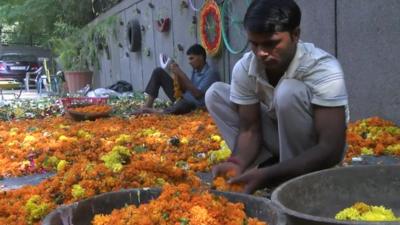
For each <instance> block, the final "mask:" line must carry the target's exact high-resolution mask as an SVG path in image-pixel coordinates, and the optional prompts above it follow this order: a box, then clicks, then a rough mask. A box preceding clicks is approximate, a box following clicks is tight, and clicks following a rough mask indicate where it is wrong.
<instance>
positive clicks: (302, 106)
mask: <svg viewBox="0 0 400 225" xmlns="http://www.w3.org/2000/svg"><path fill="white" fill-rule="evenodd" d="M274 105H275V110H276V116H277V120H278V132H279V151H280V161H284V160H287V159H290V158H293V157H296V156H298V155H299V154H301V153H302V152H304V151H306V150H307V149H309V148H311V147H312V146H314V145H316V143H317V137H316V132H315V129H314V122H313V111H312V104H311V91H310V89H309V88H308V87H307V86H306V85H305V84H304V83H303V82H301V81H298V80H295V79H285V80H282V82H281V83H280V84H279V86H278V87H277V89H276V90H275V97H274Z"/></svg>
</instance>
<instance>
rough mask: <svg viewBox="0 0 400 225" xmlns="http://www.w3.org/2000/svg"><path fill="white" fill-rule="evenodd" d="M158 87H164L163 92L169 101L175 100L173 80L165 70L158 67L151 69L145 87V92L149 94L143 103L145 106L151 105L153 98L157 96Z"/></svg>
mask: <svg viewBox="0 0 400 225" xmlns="http://www.w3.org/2000/svg"><path fill="white" fill-rule="evenodd" d="M160 87H162V88H163V89H164V92H165V94H166V95H167V96H168V98H169V99H170V100H171V101H175V97H174V81H173V80H172V78H171V77H170V76H169V75H168V73H167V72H166V71H165V70H163V69H162V68H159V67H158V68H156V69H154V70H153V73H152V74H151V78H150V80H149V83H147V86H146V89H145V92H146V93H147V94H148V95H149V96H148V98H147V100H146V103H145V106H146V107H149V108H151V107H153V102H154V99H156V98H157V97H158V92H159V90H160Z"/></svg>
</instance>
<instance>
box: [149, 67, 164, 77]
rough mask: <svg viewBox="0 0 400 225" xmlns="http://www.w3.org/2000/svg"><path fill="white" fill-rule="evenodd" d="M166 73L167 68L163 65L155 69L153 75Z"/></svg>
mask: <svg viewBox="0 0 400 225" xmlns="http://www.w3.org/2000/svg"><path fill="white" fill-rule="evenodd" d="M163 73H166V72H165V70H164V69H163V68H161V67H157V68H155V69H154V70H153V73H152V74H151V75H152V76H159V75H160V74H163Z"/></svg>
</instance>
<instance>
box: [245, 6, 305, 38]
mask: <svg viewBox="0 0 400 225" xmlns="http://www.w3.org/2000/svg"><path fill="white" fill-rule="evenodd" d="M300 20H301V11H300V8H299V6H298V5H297V4H296V2H295V1H294V0H255V1H253V2H252V3H251V4H250V6H249V8H248V9H247V12H246V15H245V16H244V27H245V28H246V30H247V31H249V32H254V33H274V32H285V31H288V32H292V31H293V30H294V29H295V28H297V27H298V26H300Z"/></svg>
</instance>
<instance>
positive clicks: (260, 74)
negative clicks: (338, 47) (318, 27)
mask: <svg viewBox="0 0 400 225" xmlns="http://www.w3.org/2000/svg"><path fill="white" fill-rule="evenodd" d="M283 79H297V80H300V81H302V82H303V83H304V84H305V85H306V86H307V87H309V88H310V90H311V93H312V98H311V103H312V104H315V105H319V106H325V107H336V106H345V108H346V118H347V120H348V119H349V113H348V97H347V91H346V87H345V81H344V75H343V71H342V68H341V66H340V64H339V62H338V61H337V60H336V58H335V57H333V56H332V55H330V54H329V53H327V52H325V51H323V50H321V49H319V48H316V47H315V46H314V45H313V44H311V43H303V42H299V43H298V45H297V50H296V54H295V56H294V58H293V59H292V62H291V63H290V65H289V67H288V69H287V70H286V72H285V74H284V75H283V76H282V78H281V79H280V81H279V82H278V84H277V85H276V87H273V86H272V85H271V84H270V83H269V82H268V77H267V75H266V72H265V67H264V65H263V63H262V62H261V61H259V60H258V59H257V57H256V56H255V55H254V53H253V52H248V53H246V54H244V55H243V57H242V58H241V59H240V60H239V61H238V62H237V63H236V64H235V66H234V68H233V72H232V82H231V91H230V101H232V102H233V103H236V104H239V105H250V104H255V103H258V102H260V103H261V104H263V105H264V106H265V107H266V108H267V109H268V110H269V111H271V112H273V113H271V114H270V115H273V114H274V105H273V99H274V90H275V89H276V88H279V83H280V82H281V81H282V80H283Z"/></svg>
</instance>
